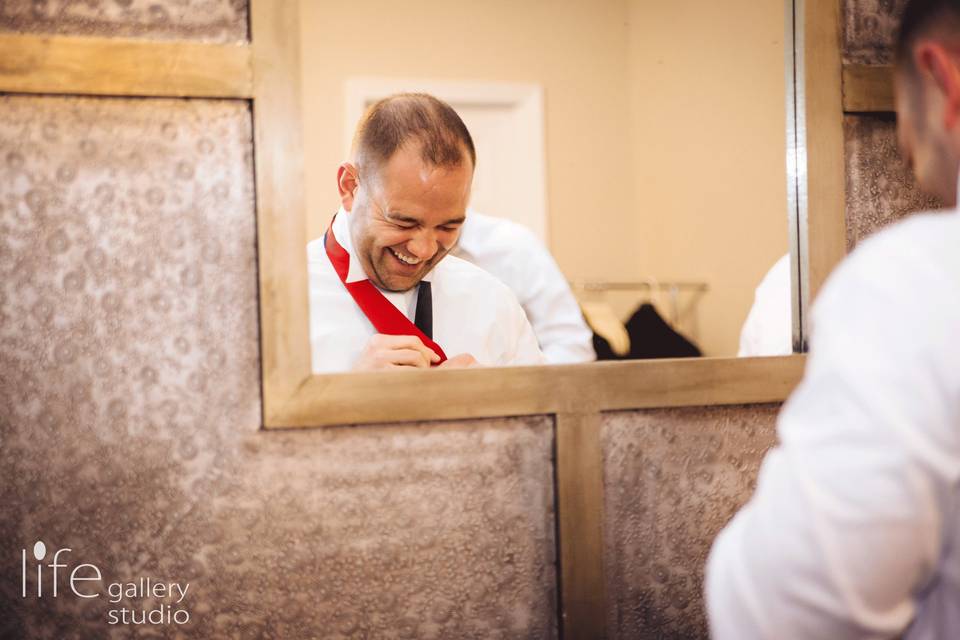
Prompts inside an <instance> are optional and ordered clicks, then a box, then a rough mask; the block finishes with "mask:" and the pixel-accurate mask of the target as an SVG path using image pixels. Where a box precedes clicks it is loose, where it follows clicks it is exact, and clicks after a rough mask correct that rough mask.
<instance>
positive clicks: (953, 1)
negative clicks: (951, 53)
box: [896, 0, 960, 71]
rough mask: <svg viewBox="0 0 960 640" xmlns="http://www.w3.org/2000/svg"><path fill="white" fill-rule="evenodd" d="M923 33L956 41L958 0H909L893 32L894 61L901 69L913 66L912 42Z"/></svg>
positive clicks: (958, 34)
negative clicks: (896, 32)
mask: <svg viewBox="0 0 960 640" xmlns="http://www.w3.org/2000/svg"><path fill="white" fill-rule="evenodd" d="M924 37H935V38H939V39H945V40H948V41H954V40H956V41H958V42H960V0H910V2H908V3H907V6H906V8H905V9H904V11H903V17H902V18H901V21H900V31H899V34H898V36H897V45H896V62H897V66H898V67H899V68H900V69H901V70H902V71H911V70H913V69H914V61H913V45H914V44H916V42H917V40H919V39H920V38H924Z"/></svg>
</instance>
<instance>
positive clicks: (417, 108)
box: [353, 93, 477, 173]
mask: <svg viewBox="0 0 960 640" xmlns="http://www.w3.org/2000/svg"><path fill="white" fill-rule="evenodd" d="M407 145H413V146H414V148H417V149H418V150H419V152H420V158H421V160H423V162H424V163H426V164H429V165H432V166H437V167H449V166H457V165H460V164H461V163H463V162H464V160H465V159H467V158H469V160H470V165H471V167H475V166H476V163H477V154H476V151H475V149H474V146H473V138H471V137H470V132H469V131H467V127H466V125H464V124H463V120H461V119H460V116H459V115H457V112H456V111H454V110H453V107H451V106H450V105H448V104H447V103H446V102H443V101H442V100H438V99H437V98H434V97H433V96H431V95H428V94H425V93H401V94H397V95H393V96H390V97H388V98H384V99H383V100H380V101H378V102H376V103H375V104H373V105H372V106H371V107H370V108H369V109H367V111H366V113H364V115H363V118H361V119H360V123H359V124H358V125H357V131H356V133H355V134H354V137H353V160H354V163H355V164H356V165H357V167H358V168H359V169H360V171H361V172H362V173H363V172H367V171H377V170H378V169H379V168H380V167H382V166H383V165H384V164H386V163H387V162H388V161H389V160H390V158H391V157H392V156H393V154H394V153H396V152H397V150H399V149H400V148H402V147H405V146H407Z"/></svg>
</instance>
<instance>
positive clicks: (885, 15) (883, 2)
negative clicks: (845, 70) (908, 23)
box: [842, 0, 907, 64]
mask: <svg viewBox="0 0 960 640" xmlns="http://www.w3.org/2000/svg"><path fill="white" fill-rule="evenodd" d="M906 5H907V0H845V1H844V3H843V18H842V20H843V44H842V47H843V61H844V62H849V63H854V64H891V63H892V62H893V49H894V42H895V41H896V36H897V29H898V28H899V26H900V16H901V14H902V13H903V9H904V7H906Z"/></svg>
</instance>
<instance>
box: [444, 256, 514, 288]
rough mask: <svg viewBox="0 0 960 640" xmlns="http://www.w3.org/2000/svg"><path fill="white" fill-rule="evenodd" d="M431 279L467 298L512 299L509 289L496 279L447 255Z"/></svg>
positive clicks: (473, 265) (466, 262) (471, 264)
mask: <svg viewBox="0 0 960 640" xmlns="http://www.w3.org/2000/svg"><path fill="white" fill-rule="evenodd" d="M433 278H434V282H437V281H438V280H439V282H437V284H442V286H443V287H444V288H445V289H447V290H452V291H456V292H458V293H461V294H463V295H467V296H496V297H507V298H509V299H513V297H514V296H513V293H512V292H511V291H510V288H509V287H507V285H505V284H504V283H503V282H501V281H500V280H499V279H498V278H497V277H495V276H493V275H491V274H490V273H489V272H487V271H484V270H483V269H481V268H480V267H478V266H477V265H475V264H473V263H472V262H469V261H467V260H464V259H463V258H459V257H457V256H455V255H447V256H445V257H444V258H443V260H441V261H440V264H438V265H437V266H436V267H435V269H434V275H433Z"/></svg>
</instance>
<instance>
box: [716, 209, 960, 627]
mask: <svg viewBox="0 0 960 640" xmlns="http://www.w3.org/2000/svg"><path fill="white" fill-rule="evenodd" d="M778 433H779V437H780V444H779V446H778V447H777V448H775V449H773V450H772V451H770V452H769V453H768V454H767V457H766V459H765V461H764V463H763V466H762V468H761V471H760V476H759V480H758V486H757V489H756V492H755V493H754V496H753V498H752V499H751V500H750V502H749V503H748V504H747V505H746V506H745V507H744V508H743V509H742V510H741V511H740V513H739V514H737V516H736V517H735V518H734V519H733V521H732V522H731V523H730V524H729V525H728V526H727V528H726V529H725V530H724V531H723V532H722V533H721V534H720V536H719V537H718V538H717V540H716V542H715V543H714V546H713V549H712V551H711V554H710V558H709V561H708V566H707V580H706V583H707V584H706V592H707V593H706V595H707V608H708V613H709V616H710V626H711V631H712V633H713V636H714V638H718V639H720V640H723V639H726V638H735V639H736V640H749V639H751V638H777V639H782V640H790V639H794V638H828V639H831V640H840V639H843V638H889V637H895V636H897V635H899V634H901V633H904V631H905V630H906V635H905V637H906V638H908V639H910V640H920V639H923V640H933V639H934V638H958V637H960V511H958V508H960V488H958V481H960V214H958V213H956V212H951V213H938V214H924V215H921V216H915V217H912V218H910V219H909V220H906V221H904V222H901V223H900V224H898V225H896V226H894V227H893V228H891V229H888V230H886V231H883V232H880V233H879V234H877V235H876V236H874V237H872V238H870V239H868V240H866V241H865V242H863V243H862V244H861V245H860V247H859V248H858V249H857V250H856V251H855V252H854V253H853V254H852V255H851V256H850V258H849V259H848V260H847V261H845V262H844V263H843V264H842V265H841V266H840V267H839V268H838V269H837V271H836V273H835V274H834V275H833V276H831V278H830V279H829V281H828V283H827V286H826V287H825V288H824V290H823V292H822V293H821V295H820V296H819V299H818V300H817V303H816V305H815V307H814V311H813V327H812V342H811V350H810V357H809V360H808V362H807V369H806V373H805V376H804V379H803V381H802V383H801V384H800V386H799V387H798V389H797V391H796V392H795V393H794V394H793V396H792V397H791V398H790V399H789V401H788V402H787V404H786V405H785V407H784V409H783V411H782V413H781V415H780V418H779V422H778ZM908 625H909V628H908Z"/></svg>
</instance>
